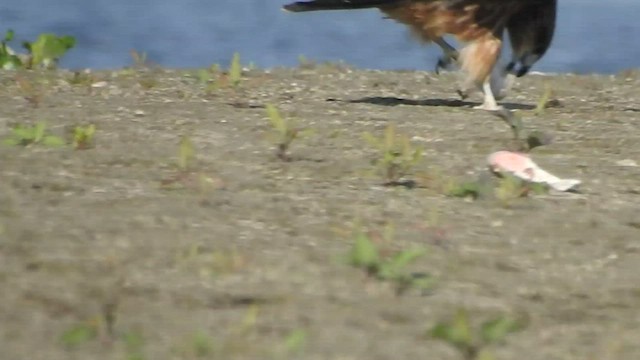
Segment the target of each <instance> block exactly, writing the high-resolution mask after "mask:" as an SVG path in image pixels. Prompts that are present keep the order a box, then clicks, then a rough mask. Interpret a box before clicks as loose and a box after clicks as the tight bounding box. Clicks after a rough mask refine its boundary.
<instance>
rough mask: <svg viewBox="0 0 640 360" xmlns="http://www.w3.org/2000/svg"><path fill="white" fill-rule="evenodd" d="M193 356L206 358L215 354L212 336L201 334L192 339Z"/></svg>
mask: <svg viewBox="0 0 640 360" xmlns="http://www.w3.org/2000/svg"><path fill="white" fill-rule="evenodd" d="M191 344H192V348H193V354H194V355H195V356H196V357H197V358H206V357H208V356H209V355H211V354H212V353H213V350H214V345H213V342H212V339H211V337H210V336H208V335H207V334H205V333H203V332H199V333H197V334H195V335H194V336H193V339H192V343H191Z"/></svg>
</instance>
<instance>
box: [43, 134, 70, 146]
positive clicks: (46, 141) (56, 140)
mask: <svg viewBox="0 0 640 360" xmlns="http://www.w3.org/2000/svg"><path fill="white" fill-rule="evenodd" d="M42 145H46V146H64V145H66V143H65V141H64V140H63V139H62V138H60V137H57V136H53V135H48V136H45V137H44V138H43V139H42Z"/></svg>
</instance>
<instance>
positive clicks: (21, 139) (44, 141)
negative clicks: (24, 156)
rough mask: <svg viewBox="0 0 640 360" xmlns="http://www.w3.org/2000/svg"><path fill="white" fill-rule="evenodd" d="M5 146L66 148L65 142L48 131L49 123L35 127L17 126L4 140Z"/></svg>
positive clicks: (42, 122)
mask: <svg viewBox="0 0 640 360" xmlns="http://www.w3.org/2000/svg"><path fill="white" fill-rule="evenodd" d="M3 144H5V145H13V146H30V145H44V146H64V145H65V141H64V140H63V139H62V138H60V137H58V136H55V135H50V134H49V133H48V131H47V123H46V122H44V121H39V122H37V123H36V124H35V125H32V126H30V125H22V124H17V125H16V126H14V127H13V129H11V135H10V136H9V137H7V138H6V139H4V140H3Z"/></svg>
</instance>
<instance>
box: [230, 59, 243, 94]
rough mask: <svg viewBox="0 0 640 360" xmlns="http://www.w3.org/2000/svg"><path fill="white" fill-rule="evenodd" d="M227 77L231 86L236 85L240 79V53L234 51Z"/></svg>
mask: <svg viewBox="0 0 640 360" xmlns="http://www.w3.org/2000/svg"><path fill="white" fill-rule="evenodd" d="M229 78H230V80H231V84H232V85H233V86H238V85H239V84H240V80H242V65H241V64H240V54H239V53H234V54H233V58H232V59H231V67H230V69H229Z"/></svg>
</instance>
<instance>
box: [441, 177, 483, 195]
mask: <svg viewBox="0 0 640 360" xmlns="http://www.w3.org/2000/svg"><path fill="white" fill-rule="evenodd" d="M481 187H482V186H481V185H480V183H479V182H477V181H464V182H461V183H456V182H451V183H450V184H449V185H448V186H447V189H446V190H445V193H446V194H447V195H449V196H453V197H460V198H471V199H477V198H479V197H480V195H481Z"/></svg>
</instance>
